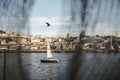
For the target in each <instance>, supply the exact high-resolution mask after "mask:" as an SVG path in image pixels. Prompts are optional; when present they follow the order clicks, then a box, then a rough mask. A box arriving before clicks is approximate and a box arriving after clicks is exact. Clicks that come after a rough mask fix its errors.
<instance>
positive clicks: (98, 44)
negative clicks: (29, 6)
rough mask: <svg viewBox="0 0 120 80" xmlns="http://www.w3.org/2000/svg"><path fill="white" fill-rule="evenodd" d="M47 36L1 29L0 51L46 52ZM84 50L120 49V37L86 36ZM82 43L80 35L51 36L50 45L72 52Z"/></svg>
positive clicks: (56, 48)
mask: <svg viewBox="0 0 120 80" xmlns="http://www.w3.org/2000/svg"><path fill="white" fill-rule="evenodd" d="M46 39H47V37H45V36H42V35H27V34H24V33H22V32H12V33H9V34H8V33H7V32H6V31H3V30H0V51H2V50H4V49H8V50H9V51H13V52H14V51H15V52H16V51H22V52H45V51H46V48H47V43H46ZM82 41H83V46H82V49H83V51H96V52H111V51H120V37H117V36H99V35H95V36H86V35H84V37H83V38H82ZM79 43H80V38H79V36H70V34H69V33H67V34H66V37H58V38H54V37H50V46H51V49H52V51H57V52H67V51H68V52H70V51H75V49H76V47H77V45H78V44H79Z"/></svg>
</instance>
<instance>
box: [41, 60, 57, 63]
mask: <svg viewBox="0 0 120 80" xmlns="http://www.w3.org/2000/svg"><path fill="white" fill-rule="evenodd" d="M41 62H43V63H57V62H59V61H58V59H41Z"/></svg>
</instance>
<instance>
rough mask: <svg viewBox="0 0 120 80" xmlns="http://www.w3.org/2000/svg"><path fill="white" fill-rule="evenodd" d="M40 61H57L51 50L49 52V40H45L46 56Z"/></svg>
mask: <svg viewBox="0 0 120 80" xmlns="http://www.w3.org/2000/svg"><path fill="white" fill-rule="evenodd" d="M41 62H46V63H47V62H51V63H52V62H59V60H58V59H56V58H53V55H52V52H51V49H50V43H49V40H48V41H47V57H46V58H45V59H41Z"/></svg>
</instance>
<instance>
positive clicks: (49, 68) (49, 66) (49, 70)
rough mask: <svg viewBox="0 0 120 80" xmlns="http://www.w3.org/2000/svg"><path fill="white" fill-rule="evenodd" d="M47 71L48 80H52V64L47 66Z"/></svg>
mask: <svg viewBox="0 0 120 80" xmlns="http://www.w3.org/2000/svg"><path fill="white" fill-rule="evenodd" d="M45 69H46V70H45V71H46V76H47V80H50V77H51V73H52V64H51V63H47V64H45Z"/></svg>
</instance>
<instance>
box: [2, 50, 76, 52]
mask: <svg viewBox="0 0 120 80" xmlns="http://www.w3.org/2000/svg"><path fill="white" fill-rule="evenodd" d="M4 52H7V53H47V51H46V50H23V51H17V50H7V51H5V50H1V51H0V53H4ZM74 52H75V50H64V51H61V50H52V53H74Z"/></svg>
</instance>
